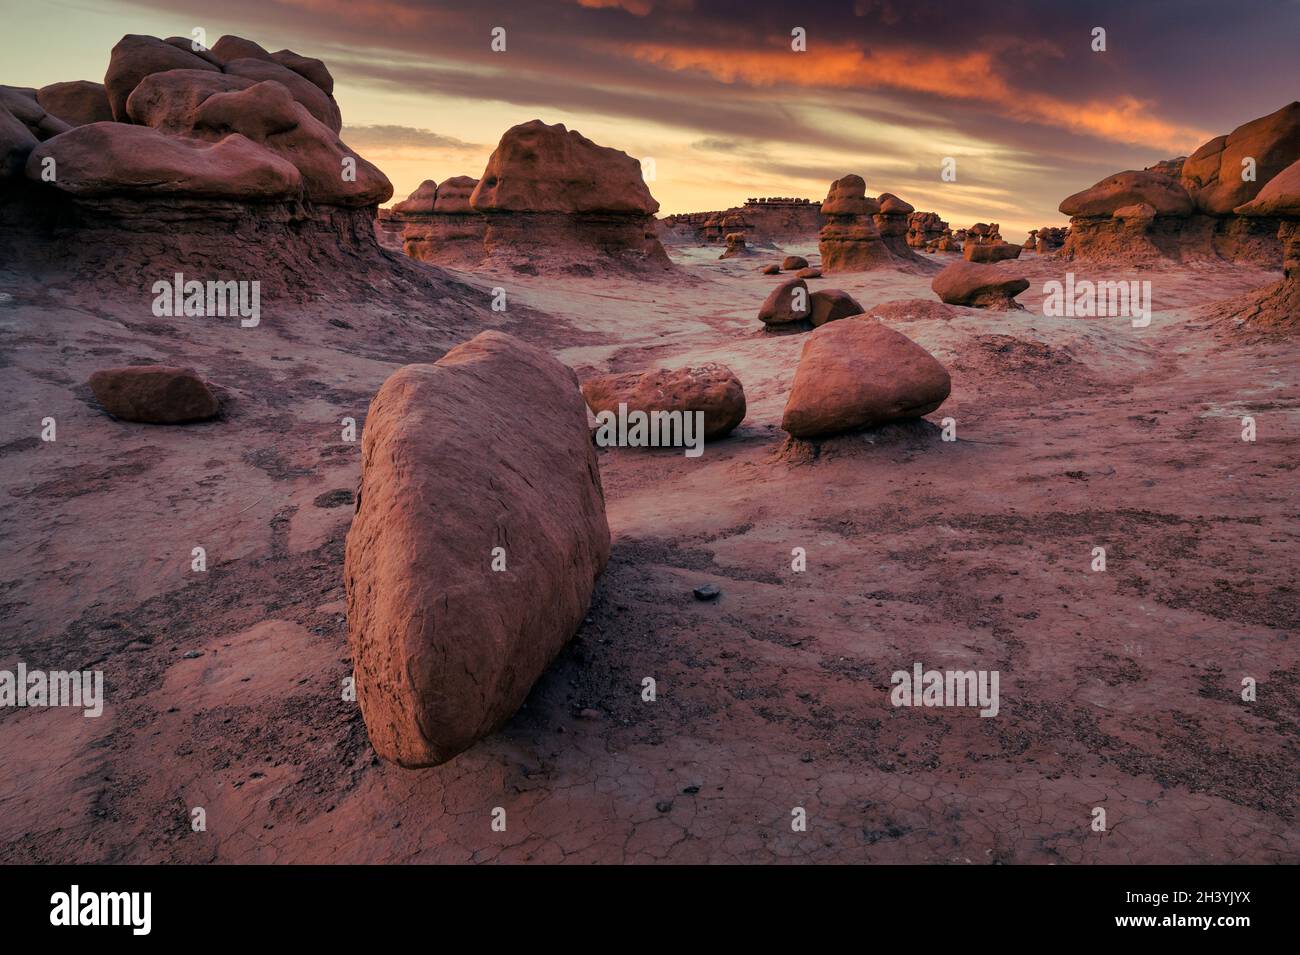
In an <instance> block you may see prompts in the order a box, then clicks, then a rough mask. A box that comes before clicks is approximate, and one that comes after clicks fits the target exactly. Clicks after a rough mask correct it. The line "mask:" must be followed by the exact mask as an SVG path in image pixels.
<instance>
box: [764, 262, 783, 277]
mask: <svg viewBox="0 0 1300 955" xmlns="http://www.w3.org/2000/svg"><path fill="white" fill-rule="evenodd" d="M763 274H764V275H780V274H781V266H780V265H778V264H777V263H775V262H773V263H772V264H771V265H765V266H763Z"/></svg>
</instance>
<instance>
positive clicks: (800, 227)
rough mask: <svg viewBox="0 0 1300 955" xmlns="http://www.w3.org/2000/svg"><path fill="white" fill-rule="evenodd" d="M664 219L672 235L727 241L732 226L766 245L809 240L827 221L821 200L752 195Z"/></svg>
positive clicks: (679, 238) (690, 239) (686, 239)
mask: <svg viewBox="0 0 1300 955" xmlns="http://www.w3.org/2000/svg"><path fill="white" fill-rule="evenodd" d="M661 221H662V223H663V226H664V229H665V236H666V237H667V238H668V239H670V240H672V241H678V242H697V243H700V244H704V245H710V244H713V243H716V242H721V241H723V238H724V236H725V235H726V232H727V231H728V230H731V231H743V232H744V233H745V234H746V236H747V237H748V239H749V241H750V242H752V243H756V244H763V245H768V244H771V243H774V242H790V241H797V240H801V239H802V240H805V241H806V240H808V239H811V238H812V237H813V236H815V235H817V233H818V232H819V231H820V230H821V227H822V226H823V225H825V224H826V220H825V217H824V216H822V214H821V208H820V206H819V205H818V204H816V203H813V202H812V201H811V200H808V199H794V198H765V199H749V200H747V201H746V202H745V204H744V205H743V206H733V207H732V208H730V209H723V210H717V211H712V212H687V213H680V214H677V215H671V216H665V217H664V218H663V219H662V220H661Z"/></svg>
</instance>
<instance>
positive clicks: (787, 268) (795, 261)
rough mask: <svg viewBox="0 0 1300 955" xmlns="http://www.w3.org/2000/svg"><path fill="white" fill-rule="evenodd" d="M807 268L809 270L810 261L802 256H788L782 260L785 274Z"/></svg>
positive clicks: (782, 268) (782, 269)
mask: <svg viewBox="0 0 1300 955" xmlns="http://www.w3.org/2000/svg"><path fill="white" fill-rule="evenodd" d="M806 268H808V260H807V259H805V258H804V257H803V256H802V255H787V256H786V257H785V258H784V259H782V260H781V271H783V272H794V271H797V270H798V269H806Z"/></svg>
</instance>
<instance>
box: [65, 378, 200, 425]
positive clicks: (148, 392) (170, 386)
mask: <svg viewBox="0 0 1300 955" xmlns="http://www.w3.org/2000/svg"><path fill="white" fill-rule="evenodd" d="M90 390H91V391H92V392H94V395H95V399H96V400H97V401H98V402H99V403H100V405H102V406H103V408H104V410H105V411H107V412H108V413H109V414H111V415H112V416H113V417H115V418H121V419H122V420H123V421H139V422H143V423H145V424H181V423H182V422H186V421H202V420H204V419H205V418H211V417H213V416H214V415H215V414H216V413H217V412H218V411H220V410H221V403H220V402H219V401H218V400H217V396H216V395H214V394H213V393H212V389H211V388H209V387H208V384H207V382H205V381H204V380H203V379H202V378H200V377H199V376H198V374H197V373H196V372H195V371H194V369H192V368H173V367H171V366H169V365H126V366H123V367H121V368H104V369H101V370H100V371H97V372H95V373H94V374H93V375H91V376H90Z"/></svg>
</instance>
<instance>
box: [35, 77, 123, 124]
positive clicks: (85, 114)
mask: <svg viewBox="0 0 1300 955" xmlns="http://www.w3.org/2000/svg"><path fill="white" fill-rule="evenodd" d="M36 102H38V103H40V104H41V106H42V107H43V108H44V109H45V110H46V111H47V112H49V113H50V114H51V115H53V116H57V117H58V118H59V119H61V120H63V121H64V122H65V123H67V124H68V125H69V126H85V125H86V124H87V123H106V122H111V121H112V119H113V107H112V106H111V105H110V104H109V102H108V91H107V90H106V89H105V87H104V84H103V83H90V82H87V81H86V80H73V81H71V82H68V83H51V84H50V85H49V86H42V87H41V88H40V89H39V90H38V91H37V93H36Z"/></svg>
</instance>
